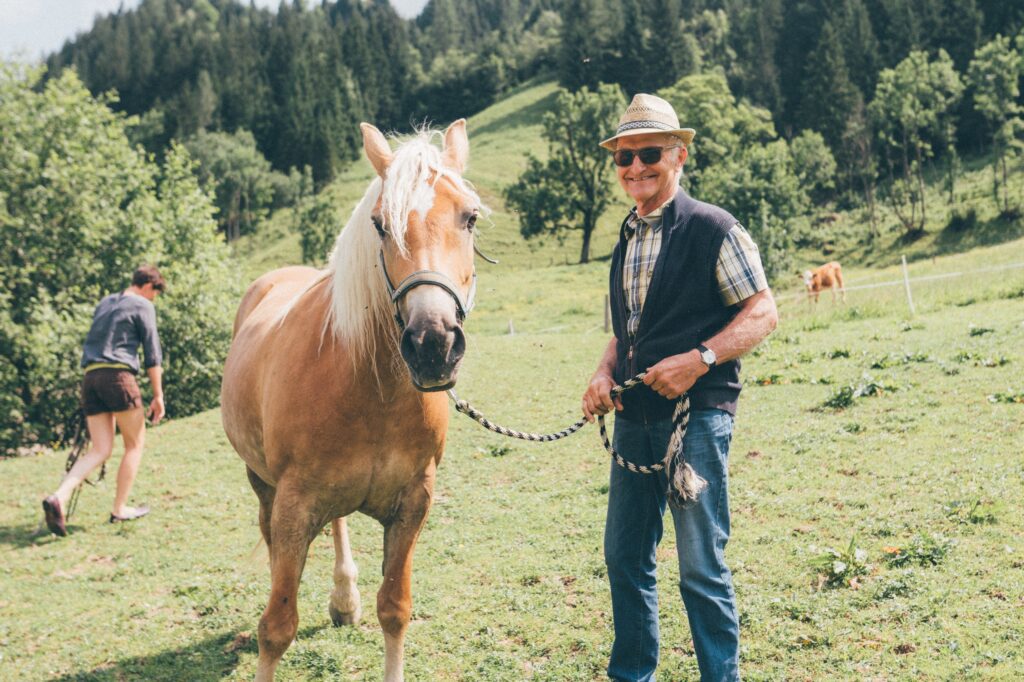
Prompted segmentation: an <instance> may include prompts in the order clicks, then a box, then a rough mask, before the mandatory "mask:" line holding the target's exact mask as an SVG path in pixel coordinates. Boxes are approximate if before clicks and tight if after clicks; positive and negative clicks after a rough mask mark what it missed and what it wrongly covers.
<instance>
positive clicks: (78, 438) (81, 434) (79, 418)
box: [64, 409, 107, 520]
mask: <svg viewBox="0 0 1024 682" xmlns="http://www.w3.org/2000/svg"><path fill="white" fill-rule="evenodd" d="M71 432H72V434H73V435H72V436H71V438H69V439H68V441H67V442H68V443H70V444H71V451H70V452H68V458H67V461H66V462H65V463H64V473H67V472H69V471H71V468H72V467H73V466H75V462H77V461H78V458H79V457H81V456H82V455H83V454H85V452H86V450H87V449H88V445H89V427H88V424H87V422H86V419H85V412H83V411H82V410H81V409H79V410H78V411H77V412H76V413H75V416H74V417H72V426H71ZM106 475H107V463H106V462H104V463H103V465H102V467H101V468H100V475H99V477H98V478H97V479H96V483H99V482H100V481H102V480H103V479H104V478H105V477H106ZM86 483H88V484H89V485H96V483H93V482H92V481H90V480H89V479H88V478H85V479H83V480H82V482H81V483H79V484H78V485H77V486H75V489H74V490H72V491H71V499H70V500H69V501H68V508H67V511H66V512H65V514H64V519H65V520H70V519H71V515H72V514H74V513H75V510H76V509H77V508H78V498H79V496H80V495H81V494H82V488H83V487H84V486H85V484H86Z"/></svg>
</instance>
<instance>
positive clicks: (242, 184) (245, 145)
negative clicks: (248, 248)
mask: <svg viewBox="0 0 1024 682" xmlns="http://www.w3.org/2000/svg"><path fill="white" fill-rule="evenodd" d="M185 146H186V147H187V148H188V150H189V153H190V154H191V155H192V157H193V158H195V159H196V160H198V162H199V164H198V171H199V179H200V181H201V182H202V184H203V186H204V187H206V188H207V189H208V190H209V191H210V192H212V193H213V195H214V196H215V197H216V201H217V222H218V223H219V225H220V228H221V230H222V231H223V232H224V235H225V237H226V238H227V240H228V241H234V240H235V239H238V238H239V237H240V236H241V235H243V234H250V233H252V232H253V231H255V229H256V225H257V224H258V223H259V222H260V221H262V220H263V219H264V218H266V216H267V214H268V213H269V211H270V207H271V205H272V204H273V203H274V189H275V185H278V184H281V183H287V182H288V179H287V177H286V176H283V174H281V173H277V172H276V171H272V170H271V169H270V162H269V161H267V160H266V159H265V158H264V157H263V154H261V153H260V151H259V150H258V149H257V148H256V140H255V139H254V138H253V136H252V133H250V132H249V131H248V130H238V131H236V132H235V133H234V134H228V133H208V132H205V131H201V132H199V133H198V134H197V135H194V136H193V137H191V138H189V139H188V140H187V141H186V143H185ZM275 176H280V177H275Z"/></svg>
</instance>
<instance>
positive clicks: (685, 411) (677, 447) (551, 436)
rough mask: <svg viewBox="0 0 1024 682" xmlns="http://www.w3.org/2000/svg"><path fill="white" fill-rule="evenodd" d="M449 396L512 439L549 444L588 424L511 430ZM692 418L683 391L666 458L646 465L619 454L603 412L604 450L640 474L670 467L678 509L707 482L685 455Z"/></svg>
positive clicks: (635, 381) (634, 382)
mask: <svg viewBox="0 0 1024 682" xmlns="http://www.w3.org/2000/svg"><path fill="white" fill-rule="evenodd" d="M646 374H647V373H646V372H641V373H640V374H637V375H636V376H635V377H633V378H632V379H629V380H627V381H624V382H623V383H622V385H621V386H615V387H614V388H612V390H611V395H612V397H615V396H617V395H619V394H621V393H624V392H626V391H628V390H629V389H631V388H633V387H635V386H638V385H639V384H642V383H643V381H644V376H645V375H646ZM448 395H449V397H451V399H452V401H453V402H454V403H455V409H456V411H458V412H461V413H462V414H464V415H466V416H467V417H469V418H470V419H472V420H473V421H475V422H477V423H478V424H480V425H481V426H483V427H484V428H485V429H488V430H489V431H493V432H495V433H500V434H501V435H503V436H508V437H509V438H518V439H519V440H529V441H534V442H538V443H550V442H552V441H556V440H561V439H563V438H565V437H567V436H571V435H572V434H574V433H576V432H577V431H579V430H580V429H581V428H583V426H584V425H586V423H587V420H586V419H585V418H581V419H580V420H579V421H578V422H576V423H575V424H572V425H571V426H569V427H567V428H565V429H562V430H561V431H556V432H555V433H545V434H540V433H525V432H523V431H516V430H515V429H510V428H508V427H506V426H501V425H500V424H495V423H494V422H492V421H491V420H490V419H488V418H487V417H485V416H484V415H483V413H482V412H480V411H479V410H477V409H476V408H475V407H473V406H472V405H470V404H469V403H468V402H466V401H465V400H460V399H459V396H457V395H456V394H455V391H454V390H453V389H448ZM689 421H690V397H689V396H688V395H687V394H686V393H684V394H683V395H681V396H679V399H678V400H676V407H675V410H673V412H672V426H673V429H672V437H671V438H669V441H668V448H666V450H665V457H664V459H662V461H661V462H660V463H659V464H651V465H650V466H647V465H644V464H635V463H633V462H630V461H629V460H627V459H626V458H625V457H623V456H622V455H620V454H619V453H618V452H617V451H616V450H615V448H613V447H612V444H611V442H610V441H609V440H608V430H607V428H606V427H605V424H604V415H598V417H597V422H598V425H599V426H600V428H601V440H602V441H603V442H604V449H605V450H607V451H608V452H609V453H610V454H611V456H612V458H614V460H615V463H616V464H618V465H619V466H620V467H622V468H624V469H628V470H629V471H632V472H634V473H641V474H656V473H658V472H659V471H664V470H665V469H666V468H667V469H668V472H669V476H668V479H669V486H668V500H669V504H671V505H672V506H673V507H676V508H681V507H683V506H685V505H686V504H687V503H689V502H693V501H694V500H696V499H697V496H698V495H700V493H701V491H702V490H704V488H706V487H707V485H708V483H707V481H705V480H704V479H703V478H701V477H700V476H699V475H698V474H697V472H696V471H694V470H693V467H691V466H690V464H689V463H688V462H687V461H686V459H685V458H684V456H683V436H685V435H686V425H687V424H688V423H689Z"/></svg>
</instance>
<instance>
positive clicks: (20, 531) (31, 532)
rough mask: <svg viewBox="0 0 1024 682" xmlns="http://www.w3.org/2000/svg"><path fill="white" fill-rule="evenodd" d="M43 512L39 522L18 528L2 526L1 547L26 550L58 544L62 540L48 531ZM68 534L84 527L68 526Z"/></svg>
mask: <svg viewBox="0 0 1024 682" xmlns="http://www.w3.org/2000/svg"><path fill="white" fill-rule="evenodd" d="M42 516H43V512H42V509H40V511H39V518H40V520H39V521H36V522H33V523H22V524H19V525H16V526H0V545H6V546H8V547H11V548H13V549H25V548H26V547H31V546H32V545H38V544H39V543H40V542H49V541H53V542H57V541H59V540H60V539H61V538H58V537H57V536H56V535H53V534H51V533H50V531H48V530H46V526H44V525H43V523H42ZM67 528H68V533H74V532H75V530H76V529H78V530H82V528H83V526H74V525H71V524H68V526H67Z"/></svg>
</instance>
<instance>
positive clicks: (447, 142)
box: [442, 118, 469, 173]
mask: <svg viewBox="0 0 1024 682" xmlns="http://www.w3.org/2000/svg"><path fill="white" fill-rule="evenodd" d="M442 161H443V162H444V165H445V166H447V167H449V168H451V169H452V170H455V171H457V172H458V173H462V172H463V171H464V170H466V163H467V162H468V161H469V138H467V137H466V119H464V118H460V119H459V120H458V121H455V123H452V124H451V125H450V126H448V128H447V130H445V131H444V155H443V157H442Z"/></svg>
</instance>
